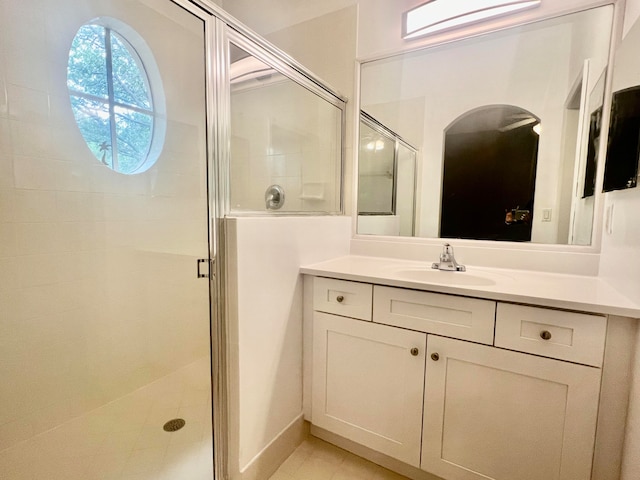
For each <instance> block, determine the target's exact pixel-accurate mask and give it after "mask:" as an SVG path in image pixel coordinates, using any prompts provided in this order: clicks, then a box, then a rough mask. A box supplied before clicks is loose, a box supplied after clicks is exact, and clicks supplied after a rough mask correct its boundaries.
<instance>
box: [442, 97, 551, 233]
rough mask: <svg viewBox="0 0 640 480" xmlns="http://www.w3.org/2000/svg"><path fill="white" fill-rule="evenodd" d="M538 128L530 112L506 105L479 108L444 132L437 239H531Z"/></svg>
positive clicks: (537, 123) (538, 123)
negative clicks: (471, 185)
mask: <svg viewBox="0 0 640 480" xmlns="http://www.w3.org/2000/svg"><path fill="white" fill-rule="evenodd" d="M540 128H541V127H540V121H539V120H538V118H536V117H535V116H534V115H533V114H532V113H531V112H527V111H526V110H523V109H522V108H517V107H512V106H508V105H491V106H487V107H481V108H479V109H477V110H474V111H473V112H470V113H468V114H465V115H463V117H462V118H458V119H456V120H455V121H454V122H453V123H452V124H451V125H449V126H448V127H447V128H446V130H445V140H444V170H443V177H442V202H441V216H440V217H441V222H440V237H441V238H465V239H478V240H511V241H530V240H531V218H532V216H533V198H534V192H535V180H536V165H537V162H538V140H539V136H540V131H541V130H540ZM469 178H473V179H474V188H468V181H467V179H469Z"/></svg>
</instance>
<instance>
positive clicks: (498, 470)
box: [421, 335, 600, 480]
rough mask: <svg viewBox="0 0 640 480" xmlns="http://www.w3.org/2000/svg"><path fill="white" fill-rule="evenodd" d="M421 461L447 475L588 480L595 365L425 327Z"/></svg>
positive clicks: (451, 478)
mask: <svg viewBox="0 0 640 480" xmlns="http://www.w3.org/2000/svg"><path fill="white" fill-rule="evenodd" d="M427 355H428V357H427V367H426V388H425V405H424V408H425V415H424V426H423V450H422V464H421V468H422V469H423V470H425V471H428V472H430V473H433V474H436V475H439V476H441V477H443V478H447V479H448V480H477V479H482V480H487V479H492V480H514V479H517V480H588V479H589V478H590V476H591V462H592V456H593V445H594V438H595V427H596V416H597V408H598V395H599V388H600V370H598V369H596V368H592V367H586V366H582V365H576V364H572V363H567V362H562V361H558V360H552V359H548V358H541V357H536V356H533V355H527V354H523V353H517V352H512V351H508V350H501V349H498V348H492V347H487V346H484V345H477V344H474V343H469V342H462V341H459V340H451V339H448V338H443V337H437V336H433V335H430V336H429V337H428V341H427Z"/></svg>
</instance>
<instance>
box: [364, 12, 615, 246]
mask: <svg viewBox="0 0 640 480" xmlns="http://www.w3.org/2000/svg"><path fill="white" fill-rule="evenodd" d="M612 17H613V7H612V6H611V5H607V6H603V7H599V8H594V9H590V10H586V11H582V12H578V13H574V14H571V15H566V16H563V17H558V18H553V19H548V20H544V21H541V22H536V23H532V24H528V25H524V26H520V27H515V28H511V29H507V30H502V31H499V32H493V33H490V34H486V35H483V36H478V37H474V38H469V39H463V40H460V41H457V42H451V43H448V44H444V45H439V46H435V47H431V48H427V49H423V50H418V51H414V52H408V53H404V54H401V55H395V56H391V57H387V58H383V59H380V60H374V61H370V62H365V63H363V64H362V66H361V85H360V95H361V99H360V100H361V109H362V110H363V111H364V112H366V114H368V115H370V116H371V117H373V118H375V119H376V121H377V122H379V123H380V124H383V125H384V126H385V127H387V128H388V129H390V130H392V131H394V132H396V133H397V134H398V135H400V136H401V137H402V138H403V139H405V140H406V141H407V142H408V143H410V144H412V145H415V146H416V147H417V152H418V159H417V162H418V164H419V165H420V166H421V168H420V169H419V170H418V171H419V172H420V177H418V178H416V182H415V183H416V192H415V196H416V199H417V205H416V209H415V211H416V212H419V213H418V215H416V216H415V219H414V223H415V233H414V234H415V235H416V236H420V237H430V238H438V237H446V238H469V239H485V240H486V239H494V240H508V241H530V242H533V243H548V244H579V245H589V244H590V243H591V230H592V224H593V211H594V209H593V204H594V197H593V196H591V197H585V195H584V188H585V182H590V181H592V180H591V178H595V176H594V177H589V176H588V175H587V165H588V164H589V162H588V161H587V155H588V151H589V148H588V147H589V144H590V143H593V145H595V143H594V142H595V141H596V140H597V137H598V136H597V133H598V132H597V131H596V130H594V131H593V132H591V139H590V126H591V124H592V115H593V114H594V112H596V110H597V109H598V108H599V107H601V106H602V96H603V91H604V71H605V69H606V66H607V62H608V55H609V42H610V35H611V24H612ZM489 106H505V108H506V107H507V106H508V107H509V108H513V110H511V111H503V112H502V113H498V111H496V112H494V113H490V112H485V116H484V117H482V118H480V117H478V119H477V125H478V127H477V128H476V129H475V130H474V131H471V130H470V129H471V123H469V124H467V125H461V126H460V127H452V126H453V124H454V122H455V121H456V120H457V119H464V118H467V119H470V118H471V117H470V116H471V115H473V114H474V112H478V111H479V109H482V108H484V107H489ZM478 115H481V114H478ZM518 115H520V117H518ZM509 116H511V118H509ZM596 117H597V116H596ZM499 118H500V119H501V120H498V119H499ZM596 120H597V118H595V119H594V121H596ZM490 122H493V125H492V128H488V123H490ZM500 122H502V123H500ZM509 126H511V127H510V128H511V129H509ZM534 126H535V127H536V131H534V128H533V127H534ZM449 127H452V128H454V129H453V130H451V129H449ZM505 128H507V130H506V131H501V130H504V129H505ZM594 128H596V127H595V125H594ZM448 129H449V130H448ZM466 130H469V131H466ZM507 132H512V133H513V134H514V135H517V134H519V133H524V132H526V135H525V136H526V138H527V139H528V140H526V141H525V140H523V139H518V140H513V142H515V143H516V144H518V145H513V147H514V149H513V150H504V148H506V146H500V142H503V143H504V144H505V145H508V144H509V142H508V141H507V140H503V137H507V135H504V134H506V133H507ZM454 136H455V137H457V138H458V139H459V138H462V136H466V137H468V139H473V142H475V143H474V146H473V147H471V146H467V147H466V150H467V153H466V154H465V156H466V157H469V158H470V160H469V162H470V163H475V167H473V168H469V169H468V170H467V171H468V172H472V173H466V174H460V175H458V176H457V177H456V176H455V174H456V173H460V172H459V168H460V167H464V168H465V169H466V168H467V167H469V165H466V164H465V163H464V162H462V160H459V162H460V164H459V165H458V166H456V167H454V166H453V165H454V164H451V166H449V161H450V160H451V155H454V154H455V155H457V154H458V153H460V151H462V150H464V148H463V147H464V144H463V143H461V142H460V141H458V142H454V143H451V141H453V137H454ZM496 142H497V143H496ZM527 142H529V143H528V144H527ZM521 144H525V146H527V148H529V149H530V151H533V150H531V149H534V150H535V151H536V153H537V156H536V159H535V161H532V158H531V155H529V154H520V153H515V152H516V151H518V150H519V148H516V147H522V146H523V145H521ZM449 145H451V146H452V147H451V148H452V150H449ZM453 145H457V146H456V147H454V146H453ZM593 145H592V146H593ZM456 148H457V150H456ZM492 151H494V154H491V152H492ZM360 153H361V154H362V149H361V150H360ZM469 153H471V155H468V154H469ZM450 154H451V155H450ZM498 157H502V158H501V160H502V161H503V162H504V163H503V167H499V166H498V165H499V164H497V163H496V164H494V163H491V162H495V161H497V158H498ZM522 158H526V160H524V161H525V164H523V165H515V164H514V163H515V162H520V161H521V160H520V159H522ZM596 160H597V159H596V158H595V155H593V158H592V159H591V160H590V161H591V162H592V164H591V165H590V166H589V167H588V168H589V169H592V168H593V167H594V165H595V162H596ZM527 162H528V163H527ZM360 165H366V163H365V164H363V162H360ZM507 165H508V167H509V168H507V167H506V166H507ZM528 168H529V169H531V168H533V170H529V171H528V170H527V169H528ZM514 171H518V172H521V173H522V176H523V177H525V176H526V177H527V178H529V181H530V182H532V183H531V184H527V186H516V184H515V183H514V179H515V178H516V177H518V176H519V174H518V175H516V174H515V173H514ZM526 171H528V172H529V173H528V176H527V175H524V172H526ZM589 171H591V170H589ZM452 175H453V176H452ZM449 178H455V181H452V182H449V181H448V179H449ZM488 178H490V179H491V182H493V184H494V185H501V188H503V189H504V190H505V191H509V190H511V191H512V196H511V197H509V198H503V199H501V200H499V201H498V200H496V201H495V202H494V203H493V204H492V205H490V206H489V205H485V204H483V202H480V201H478V199H481V198H482V199H484V197H485V196H486V195H485V193H483V191H484V192H486V191H487V185H488V184H487V182H488V180H487V179H488ZM449 184H453V186H454V187H457V188H458V191H457V192H454V191H452V190H451V189H450V186H451V185H449ZM483 189H484V190H483ZM452 192H453V193H452ZM368 195H369V196H370V195H371V194H370V193H369V194H368ZM458 195H463V197H464V200H462V201H461V202H459V205H458V206H457V207H456V208H454V209H451V208H449V206H448V205H447V201H448V199H449V198H450V197H452V196H458ZM359 196H360V195H359ZM384 196H385V198H387V199H388V193H387V192H385V193H384ZM368 201H369V202H371V201H372V199H371V198H369V199H368ZM359 211H362V209H360V208H359ZM483 218H484V219H483ZM363 219H364V217H363V216H360V217H359V219H358V233H361V234H365V233H367V234H385V235H389V234H390V233H389V232H388V230H383V229H379V230H375V229H372V228H370V227H371V225H369V224H367V226H366V228H365V227H364V223H363ZM470 219H473V221H474V222H475V221H476V220H477V221H478V223H479V224H480V225H476V226H475V227H474V228H475V231H474V229H473V228H468V229H467V227H472V225H471V224H472V223H473V222H472V221H470ZM492 222H495V224H494V226H493V227H492V228H489V224H491V223H492Z"/></svg>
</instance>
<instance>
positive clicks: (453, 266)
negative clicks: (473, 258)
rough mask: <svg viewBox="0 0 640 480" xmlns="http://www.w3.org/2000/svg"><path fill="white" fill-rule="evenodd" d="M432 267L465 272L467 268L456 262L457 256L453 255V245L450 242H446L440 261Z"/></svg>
mask: <svg viewBox="0 0 640 480" xmlns="http://www.w3.org/2000/svg"><path fill="white" fill-rule="evenodd" d="M431 268H435V269H436V270H445V271H447V272H464V271H466V270H467V269H466V267H465V266H464V265H460V264H459V263H458V262H456V257H455V256H454V255H453V247H452V246H451V245H449V244H448V243H445V244H444V248H443V249H442V253H441V254H440V262H438V263H434V264H432V265H431Z"/></svg>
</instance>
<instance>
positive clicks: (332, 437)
mask: <svg viewBox="0 0 640 480" xmlns="http://www.w3.org/2000/svg"><path fill="white" fill-rule="evenodd" d="M311 435H313V436H314V437H318V438H320V439H322V440H324V441H325V442H329V443H332V444H333V445H336V446H337V447H340V448H342V449H344V450H347V451H348V452H351V453H353V454H354V455H358V456H359V457H362V458H364V459H366V460H369V461H370V462H373V463H375V464H377V465H380V466H381V467H384V468H387V469H389V470H391V471H393V472H396V473H399V474H400V475H404V476H405V477H408V478H410V479H412V480H443V479H442V478H440V477H436V476H435V475H432V474H430V473H427V472H425V471H422V470H420V469H419V468H415V467H412V466H411V465H407V464H406V463H403V462H401V461H400V460H396V459H395V458H391V457H389V456H387V455H384V454H382V453H380V452H376V451H375V450H372V449H370V448H368V447H365V446H363V445H360V444H359V443H356V442H354V441H353V440H349V439H347V438H344V437H341V436H340V435H336V434H335V433H331V432H329V431H327V430H325V429H323V428H320V427H316V426H315V425H311Z"/></svg>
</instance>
